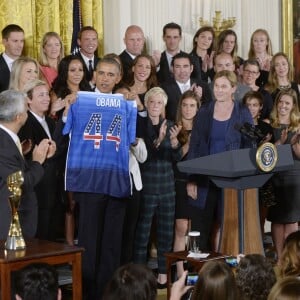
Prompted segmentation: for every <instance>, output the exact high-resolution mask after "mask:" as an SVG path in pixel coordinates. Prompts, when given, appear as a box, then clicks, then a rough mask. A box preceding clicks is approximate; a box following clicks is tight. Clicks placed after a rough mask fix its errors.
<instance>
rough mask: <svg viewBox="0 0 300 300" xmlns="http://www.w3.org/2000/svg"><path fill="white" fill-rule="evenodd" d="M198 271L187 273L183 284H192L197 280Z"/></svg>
mask: <svg viewBox="0 0 300 300" xmlns="http://www.w3.org/2000/svg"><path fill="white" fill-rule="evenodd" d="M198 277H199V276H198V273H188V274H187V276H186V279H185V285H191V286H194V285H195V284H196V282H197V280H198Z"/></svg>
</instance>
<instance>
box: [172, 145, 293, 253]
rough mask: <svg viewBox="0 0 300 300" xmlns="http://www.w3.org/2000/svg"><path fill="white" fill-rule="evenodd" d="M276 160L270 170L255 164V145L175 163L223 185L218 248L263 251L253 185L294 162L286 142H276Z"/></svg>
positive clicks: (223, 251) (237, 250) (182, 169)
mask: <svg viewBox="0 0 300 300" xmlns="http://www.w3.org/2000/svg"><path fill="white" fill-rule="evenodd" d="M277 152H278V160H277V163H276V166H275V168H274V169H273V170H272V172H269V173H265V172H262V171H260V170H259V169H258V167H257V165H256V149H238V150H231V151H226V152H222V153H218V154H214V155H209V156H204V157H200V158H196V159H192V160H188V161H184V162H179V163H178V164H177V166H178V168H179V170H180V171H181V172H186V173H189V174H201V175H207V176H209V178H210V179H211V180H212V181H213V182H214V183H215V184H216V185H217V186H218V187H221V188H223V199H224V201H223V209H222V213H223V218H222V226H221V237H220V239H221V240H220V249H219V252H221V253H226V254H230V255H237V254H239V253H244V254H250V253H260V254H264V249H263V242H262V236H261V228H260V219H259V207H258V190H257V188H259V187H261V186H263V184H264V183H265V182H266V181H267V180H268V179H270V178H271V177H272V175H273V174H274V173H275V172H281V171H285V170H288V169H289V168H291V167H292V166H293V164H294V160H293V156H292V152H291V147H290V145H280V146H277Z"/></svg>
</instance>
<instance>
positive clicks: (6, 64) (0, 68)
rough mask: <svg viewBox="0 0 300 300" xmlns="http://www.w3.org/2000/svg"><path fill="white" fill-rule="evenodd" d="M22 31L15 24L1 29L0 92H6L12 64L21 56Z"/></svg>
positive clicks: (22, 45) (22, 44)
mask: <svg viewBox="0 0 300 300" xmlns="http://www.w3.org/2000/svg"><path fill="white" fill-rule="evenodd" d="M24 39H25V38H24V30H23V29H22V28H21V27H20V26H19V25H16V24H9V25H7V26H6V27H4V28H3V29H2V43H3V45H4V48H5V50H4V52H3V53H1V54H0V92H2V91H4V90H7V89H8V85H9V77H10V71H11V67H12V64H13V62H14V61H15V60H16V59H17V58H19V57H20V56H21V54H22V51H23V47H24Z"/></svg>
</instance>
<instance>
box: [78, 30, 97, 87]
mask: <svg viewBox="0 0 300 300" xmlns="http://www.w3.org/2000/svg"><path fill="white" fill-rule="evenodd" d="M77 43H78V45H79V46H80V50H79V52H78V53H77V55H78V56H80V57H81V59H82V60H83V61H84V67H85V68H86V70H85V71H86V72H85V73H86V74H87V80H88V81H89V82H90V83H91V85H93V86H94V85H95V81H94V79H93V73H94V70H95V69H96V65H97V63H98V61H99V59H100V58H99V57H97V56H96V55H95V53H96V50H97V48H98V32H97V31H96V29H95V28H94V27H92V26H84V27H82V28H81V30H80V31H79V33H78V38H77Z"/></svg>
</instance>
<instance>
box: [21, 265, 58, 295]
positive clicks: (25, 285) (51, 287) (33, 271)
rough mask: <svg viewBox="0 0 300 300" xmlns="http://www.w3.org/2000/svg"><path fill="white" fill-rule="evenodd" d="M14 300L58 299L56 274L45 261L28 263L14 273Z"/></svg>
mask: <svg viewBox="0 0 300 300" xmlns="http://www.w3.org/2000/svg"><path fill="white" fill-rule="evenodd" d="M15 294H16V300H60V299H61V291H60V289H59V287H58V275H57V272H56V270H55V269H54V267H52V266H50V265H48V264H45V263H35V264H30V265H28V266H26V267H24V268H23V269H21V270H20V271H18V272H17V275H16V284H15Z"/></svg>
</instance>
